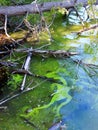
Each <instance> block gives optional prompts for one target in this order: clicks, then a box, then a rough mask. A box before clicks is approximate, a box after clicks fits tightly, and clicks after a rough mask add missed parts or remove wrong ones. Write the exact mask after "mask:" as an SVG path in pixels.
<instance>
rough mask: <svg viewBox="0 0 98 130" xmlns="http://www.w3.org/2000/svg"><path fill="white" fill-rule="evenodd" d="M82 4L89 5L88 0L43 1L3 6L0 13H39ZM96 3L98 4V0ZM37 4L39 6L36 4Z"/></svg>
mask: <svg viewBox="0 0 98 130" xmlns="http://www.w3.org/2000/svg"><path fill="white" fill-rule="evenodd" d="M78 4H82V5H83V6H87V5H88V0H66V1H65V2H43V3H41V4H36V3H32V4H27V5H20V6H6V7H4V6H1V7H0V15H22V14H25V13H27V12H28V13H39V10H40V11H42V12H44V11H49V10H51V8H55V9H57V8H58V7H64V8H66V9H69V8H73V7H74V6H75V5H78ZM94 4H98V0H96V2H95V3H94ZM36 5H37V6H36Z"/></svg>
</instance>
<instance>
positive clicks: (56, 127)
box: [48, 121, 67, 130]
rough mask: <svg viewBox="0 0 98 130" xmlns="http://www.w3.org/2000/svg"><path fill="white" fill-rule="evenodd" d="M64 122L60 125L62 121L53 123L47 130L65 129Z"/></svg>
mask: <svg viewBox="0 0 98 130" xmlns="http://www.w3.org/2000/svg"><path fill="white" fill-rule="evenodd" d="M66 128H67V127H66V124H64V125H62V121H60V122H58V123H55V124H53V125H52V126H51V127H50V128H49V129H48V130H58V129H60V130H67V129H66Z"/></svg>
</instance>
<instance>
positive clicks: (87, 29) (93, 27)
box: [77, 24, 98, 35]
mask: <svg viewBox="0 0 98 130" xmlns="http://www.w3.org/2000/svg"><path fill="white" fill-rule="evenodd" d="M97 27H98V24H97V25H95V26H92V27H89V28H86V29H83V30H81V31H79V32H77V34H78V35H79V34H81V33H82V32H85V31H89V30H91V29H95V28H97Z"/></svg>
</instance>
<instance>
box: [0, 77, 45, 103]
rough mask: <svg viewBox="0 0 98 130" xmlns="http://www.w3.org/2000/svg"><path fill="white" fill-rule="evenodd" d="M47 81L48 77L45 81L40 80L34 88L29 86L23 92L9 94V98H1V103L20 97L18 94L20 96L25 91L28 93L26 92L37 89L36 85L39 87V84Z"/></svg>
mask: <svg viewBox="0 0 98 130" xmlns="http://www.w3.org/2000/svg"><path fill="white" fill-rule="evenodd" d="M46 81H47V79H45V80H44V81H42V82H40V83H39V84H37V85H35V86H33V87H32V88H27V89H25V90H23V91H21V92H19V93H17V94H15V95H13V96H11V97H8V96H7V97H8V98H4V100H2V99H1V102H0V105H2V104H4V103H6V102H8V101H10V100H12V99H14V98H16V97H18V96H20V95H21V94H23V93H26V92H29V91H31V90H33V89H35V88H36V87H38V86H39V85H41V84H42V83H44V82H46Z"/></svg>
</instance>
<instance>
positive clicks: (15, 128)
mask: <svg viewBox="0 0 98 130" xmlns="http://www.w3.org/2000/svg"><path fill="white" fill-rule="evenodd" d="M57 20H58V21H57ZM71 22H72V21H71ZM94 24H95V23H94V22H93V21H88V22H87V23H86V24H85V26H90V25H94ZM81 29H83V28H82V25H81V24H76V23H74V22H73V24H67V23H66V21H65V19H64V18H62V17H61V16H58V17H57V18H56V19H55V21H54V23H53V25H52V27H51V34H52V38H53V40H52V41H50V40H49V39H48V38H47V37H46V33H45V34H44V33H43V38H41V40H40V43H39V44H37V43H36V44H32V42H31V43H30V42H29V43H25V45H23V46H24V47H31V46H32V47H33V48H39V47H42V46H43V45H47V46H44V47H43V48H42V49H45V50H46V49H47V50H58V49H59V50H65V51H69V52H78V54H77V55H75V56H72V57H70V58H65V57H61V58H57V57H41V56H32V59H31V62H30V68H29V70H30V71H31V72H32V73H34V74H36V75H40V76H46V77H47V78H52V79H53V80H48V79H43V78H38V77H32V76H27V80H26V85H25V88H32V89H31V90H30V91H27V92H24V93H20V95H18V96H17V97H15V98H13V99H11V100H9V101H7V102H5V103H4V104H2V105H1V107H5V109H1V110H0V130H48V129H50V130H59V129H61V127H62V129H63V130H97V129H98V80H97V79H98V66H97V65H98V51H97V50H98V34H97V29H93V30H89V31H86V32H83V33H81V34H80V35H77V34H76V32H78V31H80V30H81ZM20 57H21V58H20ZM25 58H26V54H21V53H20V54H19V53H18V54H17V53H15V54H12V56H11V57H10V59H11V60H12V61H16V62H18V63H19V66H18V67H21V66H22V64H23V61H24V60H25ZM14 78H15V75H14ZM16 79H17V80H19V79H21V81H20V80H19V83H20V82H22V79H23V76H22V77H20V75H16V78H15V79H13V81H12V80H11V82H10V83H9V84H10V89H11V90H13V89H17V88H19V87H20V85H21V83H20V84H18V83H17V82H15V80H16ZM11 87H12V88H11ZM8 92H10V91H8ZM8 94H9V93H8ZM6 95H7V94H6ZM11 96H13V94H12V95H11ZM0 101H1V100H0ZM1 102H2V101H1ZM60 122H61V123H60ZM59 125H60V126H59ZM57 126H59V127H57ZM63 126H65V127H63Z"/></svg>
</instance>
